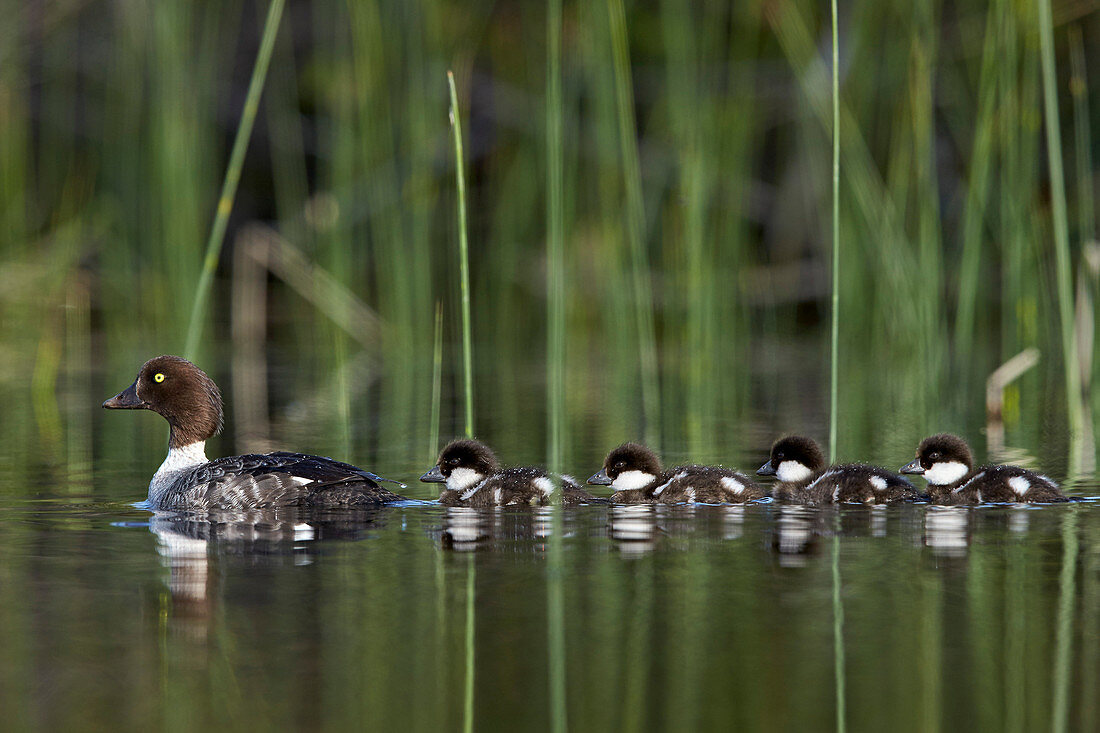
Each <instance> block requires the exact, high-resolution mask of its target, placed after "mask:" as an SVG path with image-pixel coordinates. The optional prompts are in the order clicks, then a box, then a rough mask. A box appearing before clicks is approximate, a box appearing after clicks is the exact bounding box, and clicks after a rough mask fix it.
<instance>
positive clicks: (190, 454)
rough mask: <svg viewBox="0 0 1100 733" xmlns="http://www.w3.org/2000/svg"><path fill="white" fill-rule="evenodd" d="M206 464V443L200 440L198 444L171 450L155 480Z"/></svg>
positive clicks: (158, 470)
mask: <svg viewBox="0 0 1100 733" xmlns="http://www.w3.org/2000/svg"><path fill="white" fill-rule="evenodd" d="M204 463H206V442H205V441H202V440H200V441H199V442H198V443H192V444H191V445H185V446H183V447H182V448H169V449H168V457H167V458H165V459H164V463H162V464H160V468H158V469H157V472H156V474H155V475H154V476H153V479H154V480H156V478H157V476H161V475H164V474H168V473H175V472H176V471H182V470H184V469H185V468H194V467H195V466H201V465H202V464H204Z"/></svg>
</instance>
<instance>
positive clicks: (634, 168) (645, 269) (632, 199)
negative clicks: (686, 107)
mask: <svg viewBox="0 0 1100 733" xmlns="http://www.w3.org/2000/svg"><path fill="white" fill-rule="evenodd" d="M607 12H608V16H609V20H610V31H611V46H612V56H613V60H614V61H613V66H614V69H615V102H616V108H617V111H618V123H619V150H620V155H621V157H622V165H623V169H624V171H625V172H624V179H625V180H624V183H625V186H626V209H627V211H626V229H627V238H628V239H629V242H630V262H631V276H632V282H633V286H634V318H635V324H636V328H637V332H638V351H639V360H640V364H641V381H642V413H643V416H644V418H645V431H644V433H645V440H646V442H648V443H650V444H651V445H654V446H657V445H659V443H658V439H659V436H660V426H661V395H660V390H659V386H658V378H657V336H656V332H655V328H654V324H653V294H652V292H651V288H652V284H651V282H650V272H649V259H648V257H647V256H646V248H645V239H646V215H645V201H644V200H643V198H642V173H641V166H640V164H639V162H638V140H637V134H636V132H635V119H634V91H633V81H632V80H631V76H630V48H629V44H628V41H627V35H626V13H625V11H624V10H623V2H622V0H607Z"/></svg>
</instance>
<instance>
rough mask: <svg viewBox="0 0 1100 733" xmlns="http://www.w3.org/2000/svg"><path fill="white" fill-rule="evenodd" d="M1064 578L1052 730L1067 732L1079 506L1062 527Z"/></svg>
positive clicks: (1059, 601)
mask: <svg viewBox="0 0 1100 733" xmlns="http://www.w3.org/2000/svg"><path fill="white" fill-rule="evenodd" d="M1062 548H1063V550H1062V575H1061V581H1060V583H1059V592H1058V626H1057V636H1056V641H1055V645H1054V648H1055V657H1054V674H1053V677H1054V683H1053V684H1054V691H1053V694H1052V698H1053V704H1052V705H1051V711H1050V729H1051V730H1052V731H1054V733H1061V732H1062V731H1064V730H1066V722H1067V718H1068V713H1069V682H1070V670H1071V666H1072V664H1073V649H1072V647H1071V641H1072V640H1073V616H1074V611H1075V609H1076V607H1077V507H1073V506H1070V507H1067V513H1066V516H1065V518H1064V521H1063V524H1062Z"/></svg>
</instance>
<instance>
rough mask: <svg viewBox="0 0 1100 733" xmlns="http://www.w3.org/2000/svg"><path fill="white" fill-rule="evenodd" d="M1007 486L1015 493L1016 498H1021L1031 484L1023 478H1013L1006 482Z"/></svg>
mask: <svg viewBox="0 0 1100 733" xmlns="http://www.w3.org/2000/svg"><path fill="white" fill-rule="evenodd" d="M1008 486H1009V488H1011V489H1012V490H1013V491H1015V492H1016V495H1017V496H1023V495H1024V494H1026V493H1027V490H1028V489H1030V488H1031V482H1030V481H1028V480H1027V479H1026V478H1024V477H1023V476H1013V477H1012V478H1010V479H1009V480H1008Z"/></svg>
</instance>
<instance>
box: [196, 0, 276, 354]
mask: <svg viewBox="0 0 1100 733" xmlns="http://www.w3.org/2000/svg"><path fill="white" fill-rule="evenodd" d="M283 3H284V0H271V5H270V7H268V9H267V20H265V21H264V34H263V37H262V38H261V40H260V50H259V53H257V54H256V63H255V64H254V65H253V66H252V78H251V79H250V80H249V82H248V96H246V97H245V100H244V111H243V112H242V113H241V121H240V123H239V124H238V125H237V136H236V138H234V140H233V150H232V152H231V153H230V155H229V165H228V166H227V167H226V169H225V178H224V179H223V180H222V191H221V195H220V196H219V197H218V210H217V213H216V214H215V215H214V224H213V226H211V227H210V238H209V239H207V240H206V257H205V258H204V259H203V263H202V274H200V275H199V284H198V287H196V289H195V301H194V303H192V305H191V320H190V322H189V323H188V325H187V340H186V342H185V345H184V347H183V355H184V356H185V357H186V358H188V359H194V358H195V351H196V350H197V349H198V346H199V337H200V336H201V335H202V326H203V320H204V317H205V314H206V304H207V301H208V300H209V299H210V287H211V285H212V284H213V282H214V271H215V270H216V269H217V267H218V259H219V257H220V255H221V250H222V242H224V241H225V228H226V226H228V224H229V215H230V214H231V213H232V212H233V201H234V199H235V198H236V197H237V184H238V183H239V182H240V180H241V166H243V165H244V155H245V153H246V152H247V151H248V141H249V140H250V139H251V138H252V124H253V123H254V122H255V121H256V110H257V109H259V106H260V95H261V93H262V92H263V88H264V80H265V79H266V78H267V67H268V65H269V63H270V62H271V51H272V49H273V48H274V47H275V36H276V34H277V32H278V30H279V20H280V19H281V18H282V15H283Z"/></svg>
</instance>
